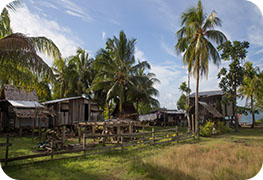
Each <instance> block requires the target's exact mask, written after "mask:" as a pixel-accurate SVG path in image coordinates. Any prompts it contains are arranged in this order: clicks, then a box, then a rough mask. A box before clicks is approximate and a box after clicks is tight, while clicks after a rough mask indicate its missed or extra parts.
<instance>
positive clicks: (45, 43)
mask: <svg viewBox="0 0 263 180" xmlns="http://www.w3.org/2000/svg"><path fill="white" fill-rule="evenodd" d="M17 2H19V1H14V2H12V3H10V4H9V5H8V7H9V8H11V9H15V6H16V5H17V4H18V3H17ZM0 28H1V29H0V66H1V69H8V68H9V67H11V65H10V64H14V65H15V66H13V67H23V68H27V69H29V70H30V71H33V72H35V73H37V74H39V75H49V76H50V77H52V75H53V73H52V70H51V68H50V67H49V66H48V65H47V64H46V63H45V62H44V61H43V59H42V58H41V57H40V56H39V55H38V54H37V52H42V53H45V54H46V55H48V56H50V57H52V58H54V59H59V58H60V57H61V53H60V51H59V49H58V48H57V46H56V45H55V44H54V43H53V41H52V40H50V39H48V38H46V37H28V36H26V35H24V34H22V33H13V31H12V28H11V26H10V18H9V13H8V10H7V9H6V8H4V9H3V11H2V13H1V18H0ZM18 69H19V68H18ZM17 72H19V71H17Z"/></svg>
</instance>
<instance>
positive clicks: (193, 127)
mask: <svg viewBox="0 0 263 180" xmlns="http://www.w3.org/2000/svg"><path fill="white" fill-rule="evenodd" d="M194 132H195V125H194V114H192V133H193V134H194Z"/></svg>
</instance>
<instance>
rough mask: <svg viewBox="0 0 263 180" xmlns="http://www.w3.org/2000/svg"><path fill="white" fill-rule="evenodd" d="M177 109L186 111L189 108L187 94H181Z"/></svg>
mask: <svg viewBox="0 0 263 180" xmlns="http://www.w3.org/2000/svg"><path fill="white" fill-rule="evenodd" d="M177 108H178V109H179V110H183V111H185V110H186V108H187V97H186V95H185V94H181V96H180V98H179V99H178V101H177Z"/></svg>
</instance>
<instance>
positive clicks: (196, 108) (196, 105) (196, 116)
mask: <svg viewBox="0 0 263 180" xmlns="http://www.w3.org/2000/svg"><path fill="white" fill-rule="evenodd" d="M197 61H198V62H197V70H196V89H195V134H196V135H197V138H198V139H199V107H198V105H199V104H198V89H199V60H197Z"/></svg>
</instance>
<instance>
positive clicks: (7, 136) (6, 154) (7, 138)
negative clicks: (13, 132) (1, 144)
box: [5, 134, 9, 166]
mask: <svg viewBox="0 0 263 180" xmlns="http://www.w3.org/2000/svg"><path fill="white" fill-rule="evenodd" d="M8 147H9V135H8V134H7V135H6V150H5V166H7V162H8Z"/></svg>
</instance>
